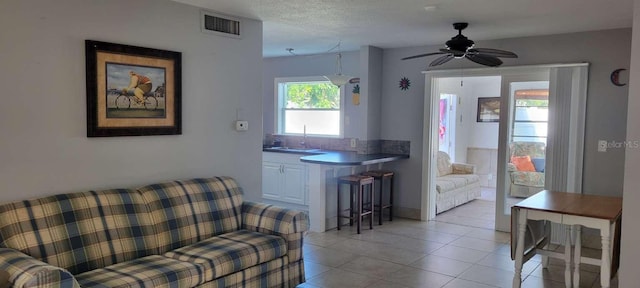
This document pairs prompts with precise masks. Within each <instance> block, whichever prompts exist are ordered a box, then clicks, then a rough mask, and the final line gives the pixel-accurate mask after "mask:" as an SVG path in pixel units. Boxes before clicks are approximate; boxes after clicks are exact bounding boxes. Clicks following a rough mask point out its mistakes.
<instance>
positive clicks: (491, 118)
mask: <svg viewBox="0 0 640 288" xmlns="http://www.w3.org/2000/svg"><path fill="white" fill-rule="evenodd" d="M477 122H500V97H486V98H478V118H477Z"/></svg>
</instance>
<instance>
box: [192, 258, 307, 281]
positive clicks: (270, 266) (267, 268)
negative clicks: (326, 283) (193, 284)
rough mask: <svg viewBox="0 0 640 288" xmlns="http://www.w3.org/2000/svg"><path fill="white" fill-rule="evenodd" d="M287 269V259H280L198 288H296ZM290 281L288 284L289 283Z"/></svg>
mask: <svg viewBox="0 0 640 288" xmlns="http://www.w3.org/2000/svg"><path fill="white" fill-rule="evenodd" d="M283 267H287V257H280V258H277V259H273V260H271V261H269V262H266V263H262V264H260V265H256V266H252V267H249V268H247V269H244V270H242V271H238V272H235V273H233V274H229V275H227V276H224V277H220V278H218V279H215V280H213V281H209V282H205V283H203V284H202V285H199V286H197V288H247V287H251V288H255V287H290V288H293V287H296V286H297V284H300V283H302V282H296V283H295V284H291V283H292V282H291V280H290V279H291V277H290V276H289V271H288V270H287V269H283ZM287 281H288V282H287ZM303 282H304V281H303Z"/></svg>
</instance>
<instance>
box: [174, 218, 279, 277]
mask: <svg viewBox="0 0 640 288" xmlns="http://www.w3.org/2000/svg"><path fill="white" fill-rule="evenodd" d="M286 253H287V245H286V243H285V241H284V239H283V238H282V237H279V236H274V235H266V234H262V233H258V232H251V231H247V230H238V231H234V232H230V233H226V234H222V235H218V236H216V237H212V238H209V239H206V240H203V241H200V242H198V243H195V244H193V245H189V246H185V247H182V248H179V249H176V250H173V251H170V252H167V253H165V254H164V256H166V257H169V258H173V259H176V260H180V261H185V262H190V263H195V264H198V265H200V266H202V267H203V269H204V275H205V277H204V278H205V281H211V280H213V279H216V278H219V277H222V276H225V275H228V274H231V273H234V272H237V271H240V270H243V269H246V268H249V267H252V266H255V265H258V264H262V263H265V262H268V261H270V260H273V259H276V258H279V257H282V256H284V255H285V254H286Z"/></svg>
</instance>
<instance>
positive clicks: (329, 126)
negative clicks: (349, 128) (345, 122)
mask: <svg viewBox="0 0 640 288" xmlns="http://www.w3.org/2000/svg"><path fill="white" fill-rule="evenodd" d="M284 113H285V125H284V127H285V129H284V130H285V131H284V133H287V134H289V133H292V134H302V133H303V130H304V126H305V125H306V127H307V134H310V135H335V136H338V135H340V111H339V110H335V111H327V110H320V111H309V110H285V112H284Z"/></svg>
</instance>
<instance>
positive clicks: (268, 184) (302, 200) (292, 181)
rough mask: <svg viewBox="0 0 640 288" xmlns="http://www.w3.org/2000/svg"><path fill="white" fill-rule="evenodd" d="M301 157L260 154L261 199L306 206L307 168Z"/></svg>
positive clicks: (282, 154)
mask: <svg viewBox="0 0 640 288" xmlns="http://www.w3.org/2000/svg"><path fill="white" fill-rule="evenodd" d="M300 157H301V155H298V154H287V153H277V152H263V153H262V197H263V198H264V199H270V200H277V201H283V202H288V203H295V204H301V205H306V204H307V197H306V196H307V166H306V165H305V164H303V163H301V162H300Z"/></svg>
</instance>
